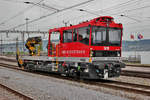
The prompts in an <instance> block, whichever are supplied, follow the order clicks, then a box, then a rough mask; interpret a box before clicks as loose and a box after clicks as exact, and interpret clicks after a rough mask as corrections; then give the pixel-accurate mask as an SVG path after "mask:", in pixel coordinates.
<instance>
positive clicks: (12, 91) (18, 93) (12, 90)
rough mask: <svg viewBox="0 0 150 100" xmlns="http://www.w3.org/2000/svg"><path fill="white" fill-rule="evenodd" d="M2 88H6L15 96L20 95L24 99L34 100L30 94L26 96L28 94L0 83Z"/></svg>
mask: <svg viewBox="0 0 150 100" xmlns="http://www.w3.org/2000/svg"><path fill="white" fill-rule="evenodd" d="M0 88H2V89H5V90H6V91H8V92H10V93H12V94H14V95H15V96H18V97H19V98H22V99H23V100H33V99H32V98H31V97H28V96H26V95H24V94H22V93H20V92H18V91H16V90H14V89H12V88H9V87H8V86H6V85H3V84H0Z"/></svg>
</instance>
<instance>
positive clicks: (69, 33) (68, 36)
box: [63, 30, 72, 43]
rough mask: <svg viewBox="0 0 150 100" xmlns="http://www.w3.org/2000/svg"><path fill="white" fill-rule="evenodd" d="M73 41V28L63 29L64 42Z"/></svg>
mask: <svg viewBox="0 0 150 100" xmlns="http://www.w3.org/2000/svg"><path fill="white" fill-rule="evenodd" d="M69 42H72V30H65V31H63V43H69Z"/></svg>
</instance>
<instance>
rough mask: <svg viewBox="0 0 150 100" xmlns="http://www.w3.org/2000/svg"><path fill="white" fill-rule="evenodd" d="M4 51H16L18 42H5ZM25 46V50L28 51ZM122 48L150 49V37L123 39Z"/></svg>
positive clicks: (46, 42)
mask: <svg viewBox="0 0 150 100" xmlns="http://www.w3.org/2000/svg"><path fill="white" fill-rule="evenodd" d="M47 44H48V40H43V42H42V47H43V50H44V51H47ZM2 47H3V51H4V52H10V51H12V52H15V51H16V44H15V43H11V44H3V46H2ZM19 48H20V51H24V50H23V43H22V42H20V43H19ZM24 48H25V51H28V50H27V49H26V47H24ZM122 49H123V51H135V50H136V51H150V39H145V40H140V41H125V40H123V41H122ZM0 51H1V46H0Z"/></svg>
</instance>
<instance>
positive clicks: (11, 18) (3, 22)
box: [0, 0, 44, 25]
mask: <svg viewBox="0 0 150 100" xmlns="http://www.w3.org/2000/svg"><path fill="white" fill-rule="evenodd" d="M42 1H44V0H40V1H39V2H38V3H40V2H42ZM35 4H37V3H35ZM34 6H35V5H32V6H30V7H27V8H25V9H24V10H23V11H20V12H18V13H17V14H16V15H14V16H12V17H10V18H8V19H7V20H4V21H2V22H1V23H0V25H3V24H5V23H7V22H9V21H11V20H13V19H15V18H16V17H18V16H20V15H22V14H23V13H25V12H26V11H28V10H29V9H31V8H33V7H34Z"/></svg>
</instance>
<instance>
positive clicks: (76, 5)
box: [9, 0, 94, 30]
mask: <svg viewBox="0 0 150 100" xmlns="http://www.w3.org/2000/svg"><path fill="white" fill-rule="evenodd" d="M92 1H94V0H88V1H85V2H81V3H79V4H75V5H73V6H70V7H66V8H64V9H61V10H58V11H55V12H52V13H49V14H47V15H44V16H41V17H39V18H36V19H33V20H31V21H29V22H28V24H30V23H33V22H36V21H39V20H41V19H43V18H46V17H48V16H51V15H53V14H56V13H59V12H62V11H65V10H68V9H72V8H74V7H78V6H81V5H83V4H86V3H89V2H92ZM24 25H26V23H23V24H20V25H17V26H15V27H13V28H11V29H15V28H19V27H21V26H24ZM9 30H10V29H9Z"/></svg>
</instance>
